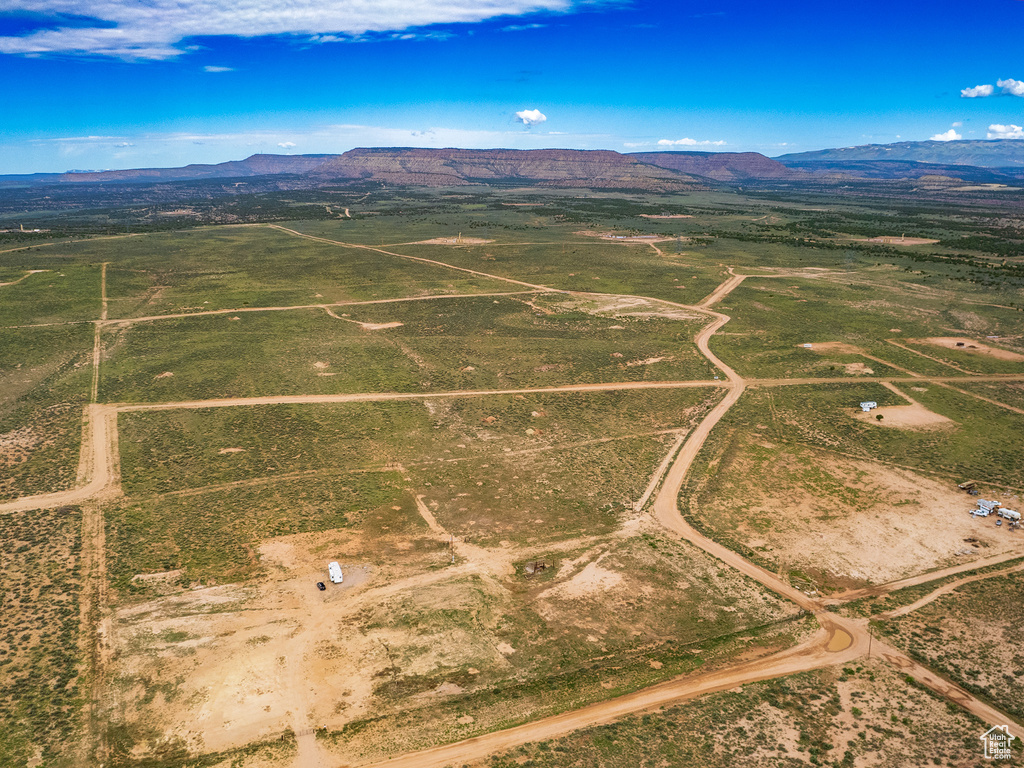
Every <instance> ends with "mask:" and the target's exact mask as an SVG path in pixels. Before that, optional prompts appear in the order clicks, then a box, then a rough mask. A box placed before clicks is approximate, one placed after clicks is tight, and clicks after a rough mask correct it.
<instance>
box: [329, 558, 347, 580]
mask: <svg viewBox="0 0 1024 768" xmlns="http://www.w3.org/2000/svg"><path fill="white" fill-rule="evenodd" d="M327 573H328V574H329V575H330V577H331V583H332V584H341V582H342V581H343V580H344V578H345V577H344V576H343V575H342V573H341V566H340V565H338V563H337V561H332V562H331V563H330V564H329V565H328V566H327Z"/></svg>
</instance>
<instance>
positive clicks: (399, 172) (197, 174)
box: [0, 148, 707, 192]
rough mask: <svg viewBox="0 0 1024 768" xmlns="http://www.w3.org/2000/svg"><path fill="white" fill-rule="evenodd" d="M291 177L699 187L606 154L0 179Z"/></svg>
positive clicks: (359, 157) (373, 154)
mask: <svg viewBox="0 0 1024 768" xmlns="http://www.w3.org/2000/svg"><path fill="white" fill-rule="evenodd" d="M282 174H290V175H295V176H302V177H306V178H307V179H308V181H309V182H310V183H311V184H318V183H327V182H330V181H338V182H345V181H377V182H382V183H385V184H394V185H401V186H428V187H444V186H463V185H467V184H521V185H535V186H548V187H570V188H572V187H579V188H597V189H602V188H603V189H636V190H646V191H654V192H671V191H676V190H684V189H693V188H696V187H700V186H703V185H705V184H706V183H707V179H698V178H696V177H695V176H691V175H689V174H685V173H679V172H677V171H673V170H670V169H666V168H661V167H658V166H655V165H651V164H649V163H644V162H641V161H640V160H637V159H635V158H633V157H630V156H629V155H622V154H619V153H618V152H611V151H608V150H575V149H533V150H514V149H416V148H375V149H353V150H350V151H348V152H345V153H344V154H341V155H253V156H252V157H248V158H246V159H245V160H239V161H233V162H228V163H220V164H217V165H187V166H184V167H182V168H143V169H132V170H123V171H100V172H89V173H62V174H32V175H24V176H0V186H6V187H12V186H34V185H38V184H79V183H111V182H120V183H126V182H127V183H133V182H150V183H153V182H169V181H185V180H188V181H194V180H197V179H232V178H250V177H255V176H267V175H282Z"/></svg>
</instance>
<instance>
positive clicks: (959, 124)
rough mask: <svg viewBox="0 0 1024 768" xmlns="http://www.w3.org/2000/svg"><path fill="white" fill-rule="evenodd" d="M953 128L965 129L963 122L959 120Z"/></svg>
mask: <svg viewBox="0 0 1024 768" xmlns="http://www.w3.org/2000/svg"><path fill="white" fill-rule="evenodd" d="M953 127H954V128H963V127H964V124H963V121H961V120H957V121H956V122H955V123H953Z"/></svg>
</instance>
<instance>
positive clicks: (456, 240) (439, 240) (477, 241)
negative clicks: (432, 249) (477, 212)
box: [416, 236, 494, 245]
mask: <svg viewBox="0 0 1024 768" xmlns="http://www.w3.org/2000/svg"><path fill="white" fill-rule="evenodd" d="M493 242H494V241H493V240H484V239H483V238H481V237H462V236H458V237H435V238H433V239H432V240H417V241H416V244H417V245H484V244H486V243H493Z"/></svg>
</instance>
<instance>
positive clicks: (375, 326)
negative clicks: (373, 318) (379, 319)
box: [359, 320, 405, 331]
mask: <svg viewBox="0 0 1024 768" xmlns="http://www.w3.org/2000/svg"><path fill="white" fill-rule="evenodd" d="M403 325H405V323H400V322H398V321H397V320H395V321H394V322H390V323H359V326H360V327H361V328H362V329H363V330H364V331H382V330H384V329H385V328H401V327H402V326H403Z"/></svg>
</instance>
